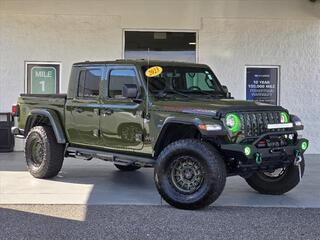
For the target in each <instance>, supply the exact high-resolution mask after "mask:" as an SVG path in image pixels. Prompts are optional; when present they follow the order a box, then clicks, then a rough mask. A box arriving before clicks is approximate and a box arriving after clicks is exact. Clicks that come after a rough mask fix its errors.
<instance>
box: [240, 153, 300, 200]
mask: <svg viewBox="0 0 320 240" xmlns="http://www.w3.org/2000/svg"><path fill="white" fill-rule="evenodd" d="M300 167H301V177H302V176H303V173H304V158H303V156H302V161H301V163H300ZM275 171H280V172H279V174H278V176H277V175H275V176H272V174H273V173H274V172H271V173H270V172H257V173H255V174H253V175H252V176H251V177H249V178H247V179H246V181H247V183H248V184H249V186H250V187H252V188H253V189H254V190H256V191H257V192H259V193H261V194H269V195H282V194H284V193H286V192H289V191H290V190H292V189H293V188H294V187H295V186H297V185H298V183H299V182H300V177H299V168H298V167H297V166H295V165H294V164H293V163H292V164H291V165H290V166H289V167H287V168H285V169H276V170H275ZM281 171H282V172H281Z"/></svg>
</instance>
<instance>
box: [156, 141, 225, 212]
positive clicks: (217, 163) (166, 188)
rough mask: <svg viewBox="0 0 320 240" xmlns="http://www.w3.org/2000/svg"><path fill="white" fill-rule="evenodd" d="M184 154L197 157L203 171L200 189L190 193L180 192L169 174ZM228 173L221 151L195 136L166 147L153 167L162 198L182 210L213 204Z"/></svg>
mask: <svg viewBox="0 0 320 240" xmlns="http://www.w3.org/2000/svg"><path fill="white" fill-rule="evenodd" d="M183 157H191V158H193V159H195V160H196V161H197V162H198V163H199V166H200V168H201V169H202V173H203V175H202V176H203V178H202V183H201V185H200V186H199V188H198V189H196V190H195V192H192V193H187V194H185V193H182V192H181V191H179V189H178V188H177V187H176V186H175V185H174V184H172V179H171V177H170V175H171V173H170V172H172V169H173V168H172V164H174V162H177V161H179V159H180V158H183ZM171 176H172V175H171ZM226 176H227V173H226V167H225V163H224V161H223V159H222V157H221V156H220V154H219V152H218V151H217V150H216V149H215V148H214V147H213V146H211V145H210V144H208V143H206V142H202V141H200V140H196V139H183V140H178V141H176V142H173V143H171V144H170V145H168V146H167V147H165V149H164V150H163V151H162V152H161V153H160V155H159V157H158V159H157V162H156V165H155V169H154V179H155V183H156V187H157V189H158V191H159V193H160V195H161V196H162V198H163V199H164V200H165V201H166V202H167V203H169V204H170V205H172V206H174V207H176V208H181V209H199V208H204V207H206V206H208V205H210V204H211V203H213V202H214V201H215V200H216V199H217V198H218V197H219V196H220V194H221V193H222V191H223V189H224V186H225V183H226Z"/></svg>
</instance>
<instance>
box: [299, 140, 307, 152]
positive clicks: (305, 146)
mask: <svg viewBox="0 0 320 240" xmlns="http://www.w3.org/2000/svg"><path fill="white" fill-rule="evenodd" d="M307 148H308V143H307V142H302V143H301V149H302V150H303V151H305V150H307Z"/></svg>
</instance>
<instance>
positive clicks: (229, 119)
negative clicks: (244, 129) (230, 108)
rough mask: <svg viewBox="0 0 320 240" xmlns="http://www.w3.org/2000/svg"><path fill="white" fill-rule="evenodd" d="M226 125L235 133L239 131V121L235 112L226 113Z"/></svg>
mask: <svg viewBox="0 0 320 240" xmlns="http://www.w3.org/2000/svg"><path fill="white" fill-rule="evenodd" d="M226 126H227V127H228V128H229V130H230V131H231V132H232V133H236V132H239V131H240V128H241V121H240V118H239V116H238V114H236V113H228V114H227V116H226Z"/></svg>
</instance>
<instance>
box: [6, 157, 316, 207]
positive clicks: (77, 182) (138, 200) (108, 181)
mask: <svg viewBox="0 0 320 240" xmlns="http://www.w3.org/2000/svg"><path fill="white" fill-rule="evenodd" d="M319 172H320V159H319V156H317V155H307V156H306V171H305V176H304V178H303V180H302V182H301V183H300V184H299V185H298V186H297V187H296V188H295V189H294V190H292V191H291V192H289V193H287V194H285V195H283V196H267V195H261V194H258V193H256V192H255V191H254V190H252V189H251V188H250V187H249V186H248V185H247V184H246V182H245V181H244V180H243V179H242V178H240V177H231V178H228V180H227V185H226V188H225V190H224V192H223V193H222V195H221V197H220V198H219V199H218V200H217V201H216V202H215V203H214V204H213V205H214V206H250V207H251V206H254V207H299V208H320V200H319V199H320V187H319V183H320V174H319ZM0 204H88V205H97V204H98V205H99V204H100V205H109V204H116V205H118V204H125V205H126V204H129V205H162V204H165V203H164V201H162V200H161V198H160V195H159V194H158V192H157V190H156V188H155V186H154V182H153V169H140V170H138V171H136V172H120V171H118V170H117V169H116V168H115V167H114V166H113V165H112V164H111V163H108V162H103V161H100V160H92V161H89V162H86V161H83V160H79V159H66V160H65V162H64V165H63V168H62V171H61V172H60V173H59V175H58V176H57V177H56V178H53V179H50V180H42V179H35V178H33V177H32V176H31V175H30V174H29V173H28V172H27V171H26V166H25V161H24V156H23V153H22V152H14V153H1V154H0Z"/></svg>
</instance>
